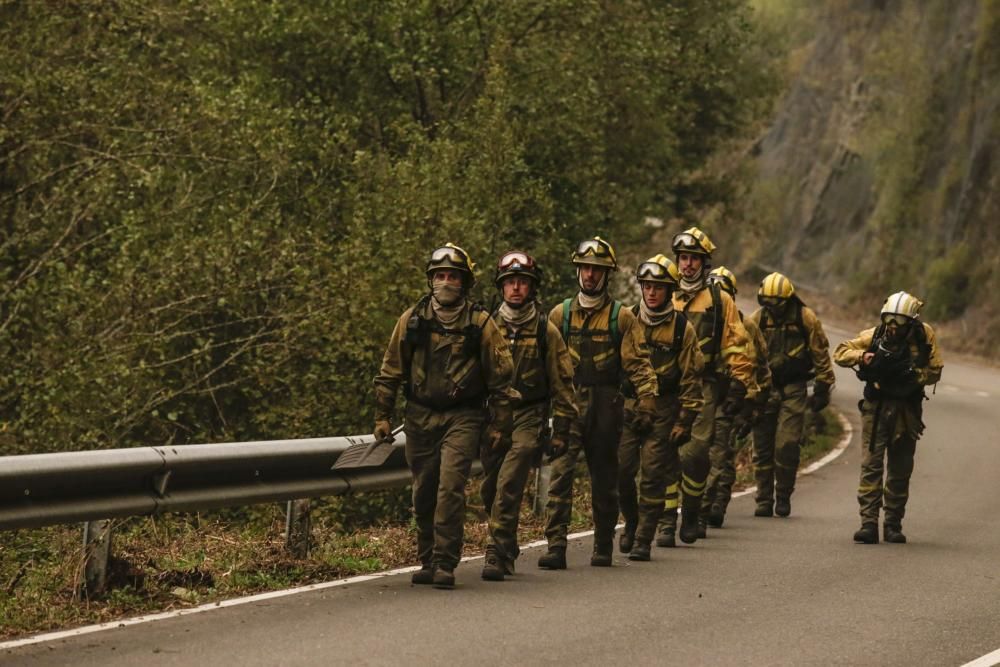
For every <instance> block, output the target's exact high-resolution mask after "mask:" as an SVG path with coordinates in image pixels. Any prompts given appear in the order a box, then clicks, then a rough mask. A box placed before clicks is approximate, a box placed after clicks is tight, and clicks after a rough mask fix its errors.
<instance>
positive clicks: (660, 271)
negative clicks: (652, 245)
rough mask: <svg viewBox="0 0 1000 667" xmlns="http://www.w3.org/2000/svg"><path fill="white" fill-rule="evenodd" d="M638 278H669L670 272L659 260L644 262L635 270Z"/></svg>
mask: <svg viewBox="0 0 1000 667" xmlns="http://www.w3.org/2000/svg"><path fill="white" fill-rule="evenodd" d="M635 277H636V279H637V280H669V279H670V274H669V273H668V272H667V267H665V266H663V265H662V264H658V263H657V262H643V263H642V264H640V265H639V268H638V269H636V270H635Z"/></svg>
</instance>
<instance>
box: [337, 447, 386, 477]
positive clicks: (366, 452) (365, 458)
mask: <svg viewBox="0 0 1000 667" xmlns="http://www.w3.org/2000/svg"><path fill="white" fill-rule="evenodd" d="M395 449H396V448H395V447H393V446H392V443H391V442H390V441H388V440H381V441H379V442H369V443H364V442H359V443H358V444H356V445H351V446H350V447H348V448H347V449H345V450H344V453H343V454H341V455H340V456H338V457H337V462H336V463H334V464H333V469H334V470H345V469H351V468H377V467H379V466H381V465H382V464H384V463H385V462H386V461H387V460H388V459H389V457H390V456H392V453H393V452H394V451H395Z"/></svg>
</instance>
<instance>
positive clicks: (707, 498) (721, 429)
mask: <svg viewBox="0 0 1000 667" xmlns="http://www.w3.org/2000/svg"><path fill="white" fill-rule="evenodd" d="M733 440H734V434H733V418H732V417H730V416H728V415H724V414H722V411H721V410H720V411H717V413H716V415H715V428H714V429H713V432H712V446H711V448H710V449H709V453H708V459H709V463H710V465H711V468H710V469H709V471H708V481H707V483H706V485H705V493H704V495H702V497H701V516H702V517H707V516H708V513H709V512H710V511H711V510H712V506H713V505H718V506H719V508H720V509H721V510H722V511H723V512H725V510H726V506H727V505H728V504H729V498H730V496H732V491H733V482H735V481H736V465H735V458H736V450H735V449H733Z"/></svg>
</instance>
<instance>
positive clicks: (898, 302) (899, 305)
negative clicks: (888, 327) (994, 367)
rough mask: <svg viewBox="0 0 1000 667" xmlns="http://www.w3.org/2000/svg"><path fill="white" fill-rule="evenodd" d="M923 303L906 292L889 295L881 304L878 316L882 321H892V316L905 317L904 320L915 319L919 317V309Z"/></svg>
mask: <svg viewBox="0 0 1000 667" xmlns="http://www.w3.org/2000/svg"><path fill="white" fill-rule="evenodd" d="M923 305H924V302H923V301H921V300H920V299H918V298H917V297H915V296H913V295H912V294H910V293H908V292H896V293H895V294H890V295H889V298H888V299H886V300H885V303H883V304H882V312H881V313H880V316H881V318H882V321H883V322H884V321H886V320H887V319H892V316H894V315H900V316H902V317H905V318H906V320H912V319H916V318H917V316H919V315H920V309H921V308H922V307H923Z"/></svg>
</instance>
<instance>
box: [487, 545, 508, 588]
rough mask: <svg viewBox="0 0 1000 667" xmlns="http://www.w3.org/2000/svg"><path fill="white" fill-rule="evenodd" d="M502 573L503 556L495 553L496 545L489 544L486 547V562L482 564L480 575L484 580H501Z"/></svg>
mask: <svg viewBox="0 0 1000 667" xmlns="http://www.w3.org/2000/svg"><path fill="white" fill-rule="evenodd" d="M503 575H504V566H503V558H501V557H500V554H499V553H497V548H496V546H494V545H492V544H490V545H488V546H487V547H486V562H485V563H484V564H483V574H482V577H483V579H485V580H486V581H503Z"/></svg>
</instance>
